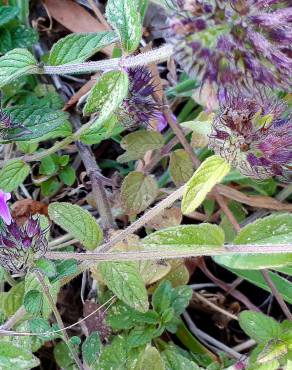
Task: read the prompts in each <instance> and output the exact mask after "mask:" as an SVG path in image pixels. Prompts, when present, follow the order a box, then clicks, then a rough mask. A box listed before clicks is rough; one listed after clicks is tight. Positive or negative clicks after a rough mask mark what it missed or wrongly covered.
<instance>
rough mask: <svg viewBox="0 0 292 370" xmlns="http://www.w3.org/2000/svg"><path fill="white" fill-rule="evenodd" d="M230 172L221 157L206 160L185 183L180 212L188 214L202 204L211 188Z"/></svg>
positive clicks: (228, 166)
mask: <svg viewBox="0 0 292 370" xmlns="http://www.w3.org/2000/svg"><path fill="white" fill-rule="evenodd" d="M229 171H230V165H229V164H228V163H227V162H226V161H225V160H224V159H223V158H221V157H219V156H217V155H213V156H212V157H209V158H207V159H206V160H205V161H204V162H203V163H202V164H201V165H200V167H199V168H198V169H197V170H196V172H195V173H194V175H193V176H192V178H191V179H190V180H189V181H188V182H187V184H186V188H185V191H184V195H183V199H182V212H183V213H184V214H189V213H191V212H193V211H194V210H195V209H196V208H198V207H199V205H200V204H201V203H202V202H203V200H204V199H205V197H206V195H207V194H208V193H209V191H210V190H212V188H213V186H214V185H216V184H217V183H218V182H220V181H221V180H222V179H223V177H224V176H225V175H227V173H228V172H229Z"/></svg>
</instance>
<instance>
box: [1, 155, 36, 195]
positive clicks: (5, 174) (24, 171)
mask: <svg viewBox="0 0 292 370" xmlns="http://www.w3.org/2000/svg"><path fill="white" fill-rule="evenodd" d="M29 172H30V167H29V165H28V164H26V163H25V162H24V161H22V160H20V159H12V160H11V161H9V162H8V163H6V164H5V165H4V167H3V168H2V170H1V171H0V189H2V190H4V191H6V192H8V193H9V192H11V191H12V190H14V189H16V188H17V187H18V186H19V185H21V184H22V183H23V181H24V180H25V179H26V177H27V176H28V175H29Z"/></svg>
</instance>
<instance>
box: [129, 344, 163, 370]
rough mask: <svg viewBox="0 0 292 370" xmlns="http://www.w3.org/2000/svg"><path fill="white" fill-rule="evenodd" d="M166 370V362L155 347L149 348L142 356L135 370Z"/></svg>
mask: <svg viewBox="0 0 292 370" xmlns="http://www.w3.org/2000/svg"><path fill="white" fill-rule="evenodd" d="M154 369H155V370H165V366H164V361H163V359H162V357H161V356H160V353H159V352H158V350H157V349H156V348H155V347H152V346H147V347H146V349H145V351H144V352H143V353H142V354H141V355H140V357H139V359H138V362H137V365H136V367H135V370H154Z"/></svg>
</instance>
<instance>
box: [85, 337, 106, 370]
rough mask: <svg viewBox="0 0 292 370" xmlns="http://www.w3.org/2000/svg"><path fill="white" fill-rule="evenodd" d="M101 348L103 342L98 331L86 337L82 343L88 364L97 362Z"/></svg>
mask: <svg viewBox="0 0 292 370" xmlns="http://www.w3.org/2000/svg"><path fill="white" fill-rule="evenodd" d="M100 348H101V342H100V339H99V335H98V333H92V334H91V335H89V337H87V338H86V339H85V341H84V343H83V344H82V356H83V360H84V361H85V362H86V364H87V365H88V366H92V365H93V364H94V363H95V362H96V359H97V357H98V354H99V352H100Z"/></svg>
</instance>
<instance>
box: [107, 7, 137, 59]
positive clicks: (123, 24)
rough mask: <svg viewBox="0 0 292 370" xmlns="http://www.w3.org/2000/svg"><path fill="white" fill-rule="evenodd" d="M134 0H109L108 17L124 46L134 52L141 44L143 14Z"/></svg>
mask: <svg viewBox="0 0 292 370" xmlns="http://www.w3.org/2000/svg"><path fill="white" fill-rule="evenodd" d="M137 5H138V4H137V2H136V1H134V0H109V1H108V2H107V6H106V17H107V19H108V21H109V23H110V24H111V25H112V26H113V28H114V29H115V30H116V31H117V33H118V34H119V37H120V40H121V43H122V48H123V49H124V50H125V51H126V52H128V53H132V52H133V51H135V50H136V49H137V47H138V46H139V43H140V40H141V37H142V22H141V15H140V13H139V11H138V6H137Z"/></svg>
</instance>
